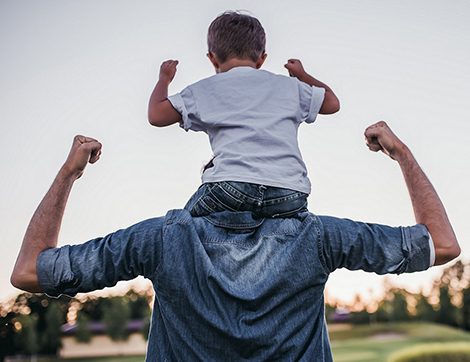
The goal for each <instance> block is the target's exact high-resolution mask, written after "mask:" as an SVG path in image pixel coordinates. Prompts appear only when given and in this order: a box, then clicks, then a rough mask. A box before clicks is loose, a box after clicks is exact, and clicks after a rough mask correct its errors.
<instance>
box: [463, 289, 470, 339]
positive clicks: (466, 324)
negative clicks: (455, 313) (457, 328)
mask: <svg viewBox="0 0 470 362" xmlns="http://www.w3.org/2000/svg"><path fill="white" fill-rule="evenodd" d="M462 320H463V321H462V322H463V323H462V324H463V328H464V329H466V330H467V331H470V287H469V288H467V289H464V290H463V291H462Z"/></svg>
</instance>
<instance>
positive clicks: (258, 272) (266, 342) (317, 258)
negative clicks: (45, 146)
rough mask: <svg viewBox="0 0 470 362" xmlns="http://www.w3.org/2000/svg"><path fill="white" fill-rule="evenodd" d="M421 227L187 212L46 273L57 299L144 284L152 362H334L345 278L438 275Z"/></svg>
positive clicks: (94, 244) (53, 254)
mask: <svg viewBox="0 0 470 362" xmlns="http://www.w3.org/2000/svg"><path fill="white" fill-rule="evenodd" d="M429 259H430V246H429V234H428V232H427V229H426V228H425V227H424V226H423V225H415V226H411V227H397V228H394V227H389V226H384V225H375V224H365V223H359V222H354V221H351V220H346V219H338V218H334V217H326V216H315V215H313V214H311V213H308V212H306V213H303V214H301V215H300V217H299V218H289V219H253V218H252V216H251V213H249V212H240V213H234V212H222V213H216V214H212V215H209V216H205V217H196V218H192V217H191V215H190V214H189V213H188V212H187V211H185V210H173V211H170V212H168V214H167V215H166V216H165V217H160V218H154V219H149V220H146V221H143V222H141V223H139V224H136V225H134V226H131V227H129V228H127V229H125V230H119V231H117V232H115V233H112V234H110V235H108V236H106V237H104V238H98V239H94V240H91V241H89V242H87V243H85V244H81V245H73V246H64V247H62V248H59V249H49V250H46V251H44V252H42V253H41V254H40V256H39V260H38V264H37V270H38V277H39V281H40V283H41V285H42V287H43V289H44V291H45V292H46V293H47V294H49V295H52V296H57V295H59V294H62V293H65V294H69V295H70V294H72V295H73V294H75V293H77V292H88V291H92V290H96V289H101V288H104V287H109V286H113V285H115V284H116V283H117V282H118V281H119V280H127V279H132V278H135V277H136V276H138V275H143V276H144V277H146V278H149V279H150V280H151V281H152V283H153V285H154V289H155V304H154V310H153V317H152V325H151V330H150V336H149V342H148V351H147V361H204V362H207V361H245V360H249V361H283V362H284V361H332V357H331V350H330V343H329V339H328V333H327V329H326V323H325V315H324V298H323V291H324V286H325V283H326V281H327V280H328V275H329V274H330V273H331V272H333V271H334V270H336V269H338V268H343V267H344V268H348V269H350V270H356V269H362V270H365V271H369V272H375V273H378V274H385V273H397V274H398V273H403V272H413V271H419V270H424V269H427V268H428V267H429Z"/></svg>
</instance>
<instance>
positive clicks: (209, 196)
mask: <svg viewBox="0 0 470 362" xmlns="http://www.w3.org/2000/svg"><path fill="white" fill-rule="evenodd" d="M241 205H242V201H241V200H239V199H238V198H236V197H235V196H233V195H231V194H230V193H228V192H227V191H226V190H224V189H223V188H222V187H221V186H220V185H219V184H218V183H215V184H213V186H212V187H208V188H207V189H206V190H205V192H204V194H203V195H202V196H201V197H200V198H199V199H198V200H197V202H196V203H195V204H194V206H193V207H192V208H191V210H190V213H191V215H192V216H205V215H209V214H212V213H214V212H221V211H238V210H239V209H240V206H241Z"/></svg>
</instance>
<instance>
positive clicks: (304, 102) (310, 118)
mask: <svg viewBox="0 0 470 362" xmlns="http://www.w3.org/2000/svg"><path fill="white" fill-rule="evenodd" d="M297 83H298V88H299V104H300V114H301V120H302V122H306V123H313V122H315V119H316V118H317V115H318V112H320V108H321V106H322V104H323V99H324V98H325V89H324V88H319V87H314V86H309V85H308V84H306V83H304V82H301V81H297Z"/></svg>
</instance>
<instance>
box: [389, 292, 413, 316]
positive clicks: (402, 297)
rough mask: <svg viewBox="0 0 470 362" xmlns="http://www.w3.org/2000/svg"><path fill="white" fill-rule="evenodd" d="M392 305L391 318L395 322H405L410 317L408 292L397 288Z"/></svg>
mask: <svg viewBox="0 0 470 362" xmlns="http://www.w3.org/2000/svg"><path fill="white" fill-rule="evenodd" d="M391 305H392V308H391V309H392V310H391V312H392V313H391V314H392V317H391V319H392V320H393V321H394V322H403V321H407V320H409V319H410V313H409V312H408V302H407V301H406V292H405V291H404V290H402V289H395V290H394V291H393V301H392V303H391Z"/></svg>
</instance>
